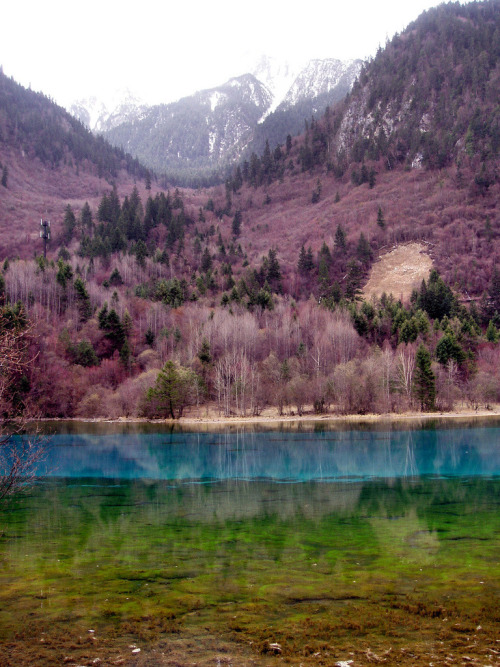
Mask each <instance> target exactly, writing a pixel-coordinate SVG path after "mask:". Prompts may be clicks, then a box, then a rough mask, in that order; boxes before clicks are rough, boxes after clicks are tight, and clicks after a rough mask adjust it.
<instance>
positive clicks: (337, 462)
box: [0, 422, 500, 664]
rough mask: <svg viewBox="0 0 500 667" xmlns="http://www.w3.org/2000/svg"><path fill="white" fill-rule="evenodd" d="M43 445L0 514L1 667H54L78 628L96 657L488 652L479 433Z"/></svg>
mask: <svg viewBox="0 0 500 667" xmlns="http://www.w3.org/2000/svg"><path fill="white" fill-rule="evenodd" d="M82 429H83V430H85V429H88V430H89V431H92V432H89V433H85V432H82ZM60 431H61V432H59V433H55V434H54V435H53V436H52V437H51V440H50V446H49V449H48V455H47V459H46V461H45V462H44V472H45V473H46V475H47V476H46V477H45V478H43V479H42V480H41V481H40V482H39V483H37V485H36V486H35V487H34V488H33V489H31V490H30V491H29V493H27V494H24V495H22V496H20V497H17V498H14V499H13V500H12V501H11V502H9V503H8V504H7V505H6V506H4V508H3V511H2V512H1V513H0V658H2V657H4V658H5V655H7V653H5V652H4V653H2V647H4V651H12V650H14V649H12V648H9V649H7V648H6V647H12V646H19V647H20V648H19V651H20V654H21V655H27V654H28V653H29V651H31V650H32V649H33V647H34V646H36V647H37V648H36V650H37V651H38V653H36V655H34V656H31V657H30V659H29V660H31V664H58V663H57V659H59V658H57V655H58V654H57V652H56V648H54V647H56V646H60V644H61V642H62V643H63V645H64V641H65V640H64V638H65V637H67V636H74V635H75V633H76V634H78V633H82V632H88V628H90V627H91V628H94V629H97V630H96V631H98V632H99V633H100V634H101V635H102V636H103V637H106V641H107V642H108V643H107V644H106V646H107V647H108V649H107V650H109V651H111V652H112V651H113V650H115V649H116V651H118V650H122V649H123V646H125V645H127V646H128V645H129V644H127V642H129V643H130V642H139V641H140V642H141V646H142V649H143V652H144V651H145V650H147V649H148V648H149V649H151V647H154V646H157V643H158V642H160V641H162V638H168V637H174V636H175V637H184V636H186V635H187V636H189V637H190V638H193V637H194V639H195V641H196V642H198V643H199V642H200V641H201V640H200V637H201V636H202V635H203V633H206V632H211V633H215V634H216V636H217V637H220V638H224V640H225V641H228V642H230V643H231V646H237V647H239V648H238V650H241V651H243V650H245V651H249V652H250V654H251V655H254V654H255V655H259V656H261V658H260V659H263V658H262V655H265V648H264V649H263V648H262V646H264V647H265V645H266V644H265V642H266V641H268V640H270V639H273V640H276V641H279V642H280V643H281V645H282V647H283V652H284V653H283V655H284V657H286V656H289V658H290V660H292V663H291V664H295V663H294V662H293V660H294V659H295V658H296V657H297V656H301V660H302V661H303V656H304V655H306V654H307V651H309V650H310V649H311V650H312V649H313V648H314V649H315V650H316V649H317V650H326V649H324V648H323V649H321V646H323V647H324V646H329V647H330V648H329V649H328V650H329V651H330V655H334V654H335V655H336V658H338V659H341V658H342V659H345V658H346V657H347V658H348V657H349V654H346V651H347V649H348V648H349V647H351V649H352V646H353V644H354V645H355V646H356V647H362V646H365V649H366V646H370V647H372V648H373V647H379V649H380V650H382V649H383V648H384V647H385V648H387V647H388V646H389V644H390V647H391V650H392V649H394V650H395V648H394V647H399V648H398V650H403V649H405V650H406V648H405V647H411V650H412V651H413V655H416V656H419V655H420V656H421V659H422V661H423V662H422V664H428V662H429V661H430V660H431V659H432V655H431V648H430V647H432V650H438V649H436V646H437V644H436V642H437V641H438V640H439V642H441V643H442V647H443V648H442V650H443V651H446V650H449V651H451V650H453V651H455V652H457V651H458V652H459V653H460V652H461V651H462V648H463V651H464V652H465V651H468V653H467V654H468V655H475V654H474V650H475V649H474V650H473V649H472V648H471V646H470V645H469V644H468V643H467V644H464V646H463V647H461V645H459V646H458V648H457V644H456V642H457V641H458V640H457V637H459V638H460V641H462V640H463V641H464V642H465V638H464V637H465V636H468V635H465V634H464V636H463V637H462V635H461V634H460V635H457V634H456V632H455V633H454V632H452V630H451V629H450V630H448V628H452V626H457V627H460V628H464V632H465V630H467V631H468V632H469V634H470V633H472V631H473V630H474V628H476V627H477V626H481V628H482V630H481V633H482V635H481V637H480V639H476V640H474V641H476V647H477V655H481V656H483V657H484V655H485V651H486V650H488V647H489V646H490V645H491V646H492V647H495V642H496V638H497V637H498V636H499V635H498V632H499V630H500V614H499V613H498V608H499V604H498V600H499V592H500V446H499V442H500V427H499V426H498V425H495V424H493V425H492V424H490V425H486V426H485V425H481V424H480V423H477V422H476V423H473V424H470V425H469V426H468V427H465V428H464V427H462V428H436V427H435V426H433V425H429V424H427V425H424V426H423V427H414V428H412V429H411V430H408V429H404V428H397V429H392V430H390V429H388V428H386V429H383V428H378V429H376V430H370V429H369V428H363V429H361V428H357V429H356V428H350V429H348V430H340V429H338V430H332V429H329V427H328V426H327V425H326V426H325V424H324V423H321V424H318V425H316V426H314V425H311V426H310V427H309V428H306V429H304V428H302V430H296V429H295V430H294V429H291V428H289V427H287V428H284V429H281V430H280V429H276V430H272V431H265V430H259V429H251V430H244V429H237V428H233V429H227V430H225V431H214V430H211V431H205V432H192V431H182V430H180V429H178V428H174V429H170V430H165V431H164V432H159V431H154V430H152V429H151V426H150V425H148V426H146V427H145V428H144V429H143V430H142V428H141V427H137V426H134V427H128V426H127V427H114V426H104V427H99V428H97V427H96V426H94V425H85V424H76V425H60ZM19 627H23V628H27V629H26V631H25V633H24V634H22V635H21V636H19ZM42 632H43V633H44V634H43V636H44V637H49V636H50V637H53V645H51V646H52V648H51V649H50V650H49V648H47V649H46V650H47V651H48V653H47V656H45V654H44V655H42V653H40V651H41V649H40V647H39V641H40V633H42ZM51 633H52V634H51ZM54 633H56V634H57V633H59V634H57V637H58V639H57V641H56V638H55V637H56V634H54ZM447 633H448V634H447ZM471 636H472V635H471ZM16 637H17V639H16ZM61 637H62V638H61ZM221 641H222V640H221ZM16 642H17V643H16ZM58 642H59V643H58ZM488 642H490V644H488ZM44 645H45V646H46V647H49V643H48V640H47V642H45V641H44ZM122 645H123V646H122ZM130 645H132V644H130ZM200 645H201V644H200ZM440 646H441V644H440ZM496 646H497V645H496ZM28 647H29V649H28ZM307 647H309V648H307ZM311 647H312V648H311ZM334 648H335V651H336V652H337V653H334V652H333V653H332V651H334ZM33 650H35V649H33ZM64 650H65V655H66V654H68V653H69V654H70V655H73V654H74V655H75V660H76V659H77V657H78V659H80V654H79V653H78V650H79V649H78V648H77V647H73V648H71V647H69V646H65V649H64ZM359 650H361V649H359ZM439 650H441V649H439ZM262 651H264V654H263V653H262ZM419 651H420V653H419ZM120 655H121V654H120ZM391 655H392V654H391ZM405 655H406V654H405ZM294 656H295V658H294ZM394 656H396V653H394ZM397 656H398V659H396V658H394V660H395V662H394V664H400V663H401V662H402V660H401V655H400V654H397ZM429 656H430V657H429ZM108 657H109V656H108ZM434 659H435V658H434ZM109 660H110V661H111V657H109ZM415 660H416V662H415ZM415 660H414V662H413V663H412V664H420V663H418V659H417V658H415ZM0 662H1V660H0ZM7 664H16V662H15V661H14V662H11V663H8V662H7ZM18 664H30V663H29V661H28V662H26V663H23V662H18ZM82 664H83V663H82ZM110 664H111V662H110ZM186 664H187V663H186ZM214 664H215V663H214ZM235 664H245V661H244V660H243V658H241V661H240V662H235ZM297 664H298V663H297ZM304 664H309V663H307V662H304ZM326 664H329V663H328V662H327V663H326ZM360 664H364V663H363V662H361V663H360ZM436 664H439V661H438V662H437V663H436Z"/></svg>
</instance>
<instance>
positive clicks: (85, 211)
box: [80, 201, 93, 234]
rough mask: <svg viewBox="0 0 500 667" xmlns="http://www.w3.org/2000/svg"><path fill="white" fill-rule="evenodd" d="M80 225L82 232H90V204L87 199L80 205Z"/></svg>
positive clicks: (91, 224)
mask: <svg viewBox="0 0 500 667" xmlns="http://www.w3.org/2000/svg"><path fill="white" fill-rule="evenodd" d="M80 226H81V228H82V232H83V233H86V234H91V233H92V227H93V222H92V211H91V210H90V206H89V203H88V202H87V201H86V202H85V204H84V205H83V206H82V210H81V213H80Z"/></svg>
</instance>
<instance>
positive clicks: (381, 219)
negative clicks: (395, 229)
mask: <svg viewBox="0 0 500 667" xmlns="http://www.w3.org/2000/svg"><path fill="white" fill-rule="evenodd" d="M377 225H378V226H379V227H380V229H385V220H384V213H383V211H382V208H381V207H380V206H379V207H378V211H377Z"/></svg>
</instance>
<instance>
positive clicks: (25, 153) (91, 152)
mask: <svg viewBox="0 0 500 667" xmlns="http://www.w3.org/2000/svg"><path fill="white" fill-rule="evenodd" d="M0 168H1V170H2V177H3V178H2V180H3V184H2V187H1V192H0V225H1V226H0V232H1V233H0V252H2V253H3V254H4V255H5V256H6V255H10V254H18V255H20V256H23V257H25V256H27V255H28V256H31V255H32V254H33V252H34V250H35V249H36V247H37V243H38V242H39V241H38V231H39V230H38V228H37V225H38V224H39V221H40V218H41V217H45V216H47V217H49V218H52V220H57V219H61V218H62V216H63V211H64V208H65V207H66V206H67V204H68V202H72V203H74V204H75V205H78V206H81V205H82V204H83V202H85V200H89V201H92V200H93V198H94V197H100V196H102V194H103V192H104V191H106V190H107V189H109V187H110V184H111V183H119V184H121V185H122V186H126V187H127V188H130V187H131V185H130V184H131V183H133V182H134V181H138V180H145V179H146V178H149V175H148V170H147V169H146V168H145V167H144V166H142V165H141V164H140V163H139V162H138V160H137V159H136V158H132V157H131V156H130V155H128V154H126V153H125V152H124V151H122V150H121V149H119V148H116V147H114V146H112V145H111V144H110V143H109V142H108V141H106V140H105V139H104V138H103V137H96V136H94V135H93V134H92V133H91V132H90V130H89V129H88V128H87V127H85V126H84V125H83V124H82V123H81V122H80V121H78V120H77V119H76V118H74V117H73V116H72V115H71V114H69V113H68V112H67V111H66V110H65V109H63V108H62V107H60V106H58V105H56V104H55V103H54V102H53V101H52V100H50V99H49V98H48V97H46V96H44V95H42V94H40V93H35V92H33V91H32V90H27V89H26V88H24V87H23V86H21V85H19V84H18V83H16V82H15V81H14V80H13V79H12V78H9V77H7V76H6V75H5V74H4V73H3V72H2V71H1V70H0ZM56 229H57V225H56Z"/></svg>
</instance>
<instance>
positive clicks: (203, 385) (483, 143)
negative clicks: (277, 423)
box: [0, 2, 500, 417]
mask: <svg viewBox="0 0 500 667" xmlns="http://www.w3.org/2000/svg"><path fill="white" fill-rule="evenodd" d="M499 26H500V12H499V9H498V4H497V3H492V2H483V3H474V4H471V5H465V6H462V5H456V4H455V5H445V6H442V7H440V8H438V9H436V10H432V11H430V12H427V13H425V14H424V15H423V16H422V17H421V18H420V19H419V20H418V21H416V22H415V23H414V24H412V25H411V26H409V28H408V30H407V31H405V32H404V33H403V34H401V35H398V36H396V37H395V38H394V39H393V40H392V41H391V42H390V43H389V44H388V45H387V47H386V49H385V50H384V51H381V52H380V53H379V54H378V55H377V57H376V58H375V59H374V60H373V61H372V62H371V63H369V64H368V65H366V67H365V69H364V71H363V74H362V76H361V78H360V81H359V83H358V84H357V85H356V86H355V88H354V89H353V91H352V93H351V94H350V95H349V96H348V98H347V99H346V100H345V101H344V102H341V103H340V104H338V105H336V106H335V107H332V108H331V109H328V110H327V112H326V113H325V115H324V116H323V117H321V118H319V119H318V120H315V119H312V120H311V121H310V122H307V124H306V130H305V132H304V133H303V134H302V135H301V136H298V137H294V138H292V137H291V136H290V137H288V138H287V140H286V142H285V143H284V144H283V145H280V146H276V147H273V146H272V145H270V144H269V142H267V143H265V145H264V150H263V152H262V154H261V155H260V156H259V155H257V154H256V153H255V152H254V153H252V154H251V155H250V157H249V158H248V159H247V160H245V161H244V162H243V163H242V164H240V165H239V166H238V167H237V168H235V169H234V171H233V173H232V174H231V177H230V178H228V179H227V180H226V182H225V184H224V185H220V186H217V187H214V188H210V189H197V190H188V189H184V190H183V189H174V188H173V187H171V188H170V189H169V188H168V187H167V185H168V184H166V183H165V188H164V189H162V188H160V186H159V184H158V183H152V184H151V189H147V188H146V185H148V186H149V185H150V184H149V183H146V181H144V182H140V181H139V180H138V179H137V178H134V173H133V171H132V172H131V171H127V159H126V158H125V157H124V158H123V159H122V161H121V162H118V163H117V164H118V167H120V168H116V169H115V171H114V172H113V173H111V172H110V173H109V174H108V175H107V178H105V177H104V174H100V173H99V167H98V163H97V164H96V163H95V162H93V161H92V160H91V158H90V157H89V158H88V159H80V160H79V161H78V162H77V161H76V157H75V155H74V154H73V153H72V152H71V150H70V147H69V143H66V144H60V145H63V150H62V155H61V156H60V157H59V159H58V160H57V161H55V162H54V161H53V160H52V161H50V160H49V161H48V162H47V161H43V160H42V157H40V156H39V155H37V154H36V152H35V150H34V148H32V146H35V145H36V141H35V139H36V137H37V132H35V133H34V134H33V135H32V134H30V133H29V132H28V130H26V131H23V132H25V135H23V134H21V133H18V134H17V135H16V134H15V133H13V131H12V129H11V130H9V132H10V133H9V134H8V135H2V143H1V144H0V146H1V153H0V161H1V162H2V168H3V167H4V166H6V167H7V168H8V174H7V178H6V185H3V186H0V194H1V195H2V197H1V201H0V207H1V208H0V216H1V217H0V224H1V225H2V228H1V229H2V239H4V240H5V245H4V257H5V258H7V259H8V261H7V262H5V263H4V270H3V281H4V284H2V289H4V290H5V296H6V298H7V302H8V303H9V304H10V305H9V306H8V308H9V309H10V310H9V317H11V318H12V317H19V316H20V315H19V312H18V310H16V311H15V313H13V312H11V310H12V309H15V308H18V306H14V304H15V303H16V302H18V301H19V302H21V303H22V304H23V307H24V309H25V310H26V312H27V314H28V316H29V317H30V318H32V321H33V322H34V323H35V324H34V331H35V332H36V339H35V340H34V342H33V346H34V348H35V350H36V351H37V352H38V354H39V359H40V365H38V366H36V367H35V368H33V369H31V374H30V377H29V382H27V383H24V384H22V386H23V387H24V390H23V391H24V394H23V400H25V401H26V403H27V404H28V405H31V406H33V407H34V408H36V409H37V410H38V411H41V412H42V413H43V414H45V415H47V416H98V415H103V416H110V415H111V416H120V415H138V414H144V415H149V416H154V415H159V414H162V410H163V409H164V406H163V408H162V403H161V401H160V400H159V394H158V392H159V391H160V390H159V388H158V385H157V384H155V383H156V381H157V377H158V372H159V370H160V369H161V368H162V367H165V369H166V371H165V372H167V371H168V377H170V381H171V382H174V384H176V385H179V386H182V387H183V388H184V389H183V392H182V396H183V399H182V401H181V402H182V405H178V406H176V407H175V410H173V412H174V414H171V413H170V414H171V416H173V417H177V416H179V414H181V413H183V410H184V409H185V408H186V409H189V408H190V407H191V409H195V408H194V407H193V406H195V405H196V406H198V409H202V408H200V406H203V405H208V406H210V405H211V406H212V407H213V406H215V408H216V409H217V410H218V411H219V412H220V413H221V414H226V415H230V414H259V413H260V411H262V409H263V408H264V407H265V406H267V405H275V406H276V407H277V408H278V410H279V412H280V414H281V413H283V412H286V411H291V410H293V411H294V412H296V413H299V414H301V413H302V412H303V411H304V410H305V409H308V410H315V411H316V412H322V411H327V410H329V409H331V408H330V406H335V410H337V411H338V412H369V411H391V410H400V411H401V410H405V409H410V408H418V407H420V408H422V409H433V408H434V407H436V406H437V407H439V408H440V409H450V408H451V407H453V405H454V404H455V402H459V401H467V402H469V404H479V403H481V404H483V405H484V404H488V402H489V401H497V400H498V399H499V398H500V378H499V377H498V374H497V368H498V367H499V365H498V349H497V346H496V341H498V339H499V337H500V334H499V331H498V329H499V328H500V275H499V272H498V270H497V268H496V267H497V262H498V260H499V259H500V219H499V214H498V201H499V199H500V182H499V176H498V148H499V145H498V121H499V114H498V106H497V105H498V99H500V95H499V90H498V88H499V76H498V74H499V62H500V59H499V56H500V52H498V48H497V46H495V45H496V44H497V41H495V40H496V35H498V32H499ZM445 40H446V41H445ZM486 44H491V45H493V46H491V48H490V47H488V51H487V54H488V60H487V66H486V64H485V63H486V61H485V57H484V56H483V55H482V54H483V53H484V52H485V48H486ZM416 45H417V46H416ZM495 49H496V50H495ZM412 54H414V55H413V57H415V58H417V64H416V65H415V68H414V73H415V76H414V77H413V78H411V77H410V76H408V78H405V79H404V80H402V79H401V77H400V69H401V67H403V65H404V63H406V62H411V57H410V56H411V55H412ZM415 54H417V55H415ZM467 63H469V65H468V66H469V68H470V71H471V72H472V78H470V80H469V79H467V77H466V78H463V77H462V78H461V81H462V84H461V87H460V88H459V89H458V88H457V87H456V86H457V85H458V84H457V83H456V81H457V80H455V79H453V72H455V71H457V72H463V71H465V65H466V64H467ZM408 67H410V65H408ZM450 68H451V69H450ZM481 68H482V69H481ZM403 70H404V67H403ZM404 71H406V70H404ZM409 72H410V69H408V70H407V74H408V73H409ZM440 72H443V75H442V77H441V74H440ZM479 72H480V74H479ZM433 73H434V74H433ZM435 75H437V76H435ZM457 76H458V75H457ZM440 78H442V81H441V84H438V81H439V80H440ZM381 82H384V83H381ZM478 82H480V84H479V83H478ZM243 83H244V85H245V86H247V85H250V84H251V83H252V82H251V81H250V80H245V81H244V82H243ZM238 85H239V84H238ZM438 85H439V86H440V87H439V95H438V94H437V92H436V91H437V89H436V86H438ZM27 92H28V91H27ZM424 92H425V95H424ZM30 95H31V93H30ZM412 95H414V97H412ZM43 100H44V102H43V103H44V104H48V105H49V106H48V107H47V109H48V117H49V118H50V117H51V116H52V115H53V116H54V117H56V118H61V119H63V120H64V119H65V116H59V113H60V112H59V111H58V108H56V107H52V106H50V101H48V100H45V99H44V98H43ZM36 103H37V104H40V105H41V104H42V99H38V98H37V101H36ZM363 105H365V107H363ZM360 108H364V109H365V113H366V115H360V114H359V113H358V110H359V109H360ZM443 110H446V113H444V111H443ZM15 113H18V111H15ZM19 113H20V111H19ZM356 114H357V116H356ZM356 118H357V120H356ZM6 119H7V116H4V117H3V124H4V125H5V124H6V123H7V122H8V121H7V120H6ZM422 119H424V121H425V127H424V126H423V125H422V122H423V120H422ZM478 123H479V125H478ZM7 127H8V125H7ZM26 127H27V126H26ZM63 127H64V124H63ZM384 128H385V129H384ZM382 130H383V132H382ZM410 130H411V131H410ZM58 131H59V130H58ZM61 131H62V130H61ZM408 133H410V134H408ZM56 144H57V142H56ZM49 145H50V143H49ZM106 146H107V145H106ZM429 146H433V147H434V148H433V149H432V151H431V150H430V149H429ZM445 149H446V150H445ZM106 150H110V149H109V148H106ZM443 151H444V152H443ZM441 154H442V156H443V157H442V159H441V158H439V159H438V160H437V161H436V160H435V159H431V158H432V157H433V156H436V155H441ZM113 155H114V154H113ZM116 155H118V156H119V155H122V156H123V153H118V154H116ZM134 181H136V182H134ZM43 206H45V208H46V210H47V211H48V212H49V214H50V215H51V220H52V223H53V228H52V229H53V239H52V241H51V242H50V245H49V253H48V261H47V262H45V261H44V260H43V259H42V258H40V257H38V258H36V259H35V260H32V259H29V258H30V257H32V255H33V246H30V245H29V244H28V243H27V239H31V241H33V243H35V241H36V238H33V236H32V235H33V231H34V233H35V234H37V229H36V228H35V229H34V230H33V227H32V226H31V225H32V224H33V222H35V225H36V226H37V225H38V219H39V218H40V216H41V215H44V211H40V207H43ZM12 230H15V232H14V233H13V231H12ZM32 230H33V231H32ZM30 235H31V236H30ZM410 242H418V243H421V244H425V245H426V246H427V248H428V249H429V252H428V254H429V257H430V259H431V260H432V266H433V267H434V269H437V271H435V270H433V271H431V273H430V274H429V275H428V277H426V275H427V271H426V272H424V274H420V275H419V276H418V278H417V279H416V280H415V284H414V285H410V286H409V290H408V292H407V294H408V293H409V292H411V296H410V298H409V299H408V300H405V302H400V301H398V298H399V296H400V290H399V286H398V292H397V293H396V294H395V295H393V296H392V297H391V296H390V295H387V294H386V295H382V296H381V298H380V299H374V300H371V301H363V300H362V289H363V287H364V286H365V285H366V282H367V279H368V276H369V274H370V271H371V268H372V266H373V263H374V261H375V260H376V259H377V258H378V257H379V256H381V255H384V254H385V253H387V252H388V251H390V250H392V249H394V248H395V247H398V246H399V247H400V246H401V245H402V244H407V243H410ZM38 243H39V241H38ZM40 252H41V247H40V245H38V246H37V253H38V254H40ZM15 255H20V256H21V257H22V258H23V259H21V260H16V258H15ZM422 277H424V278H425V279H424V281H422V280H421V278H422ZM393 284H396V285H397V284H398V279H397V277H396V278H394V281H393ZM412 288H414V289H413V291H412ZM464 303H466V304H467V305H466V306H465V305H464ZM167 362H169V365H167V366H165V364H166V363H167ZM418 364H420V366H418ZM417 367H419V368H420V371H419V372H420V375H419V374H418V373H417V372H416V371H415V369H416V368H417ZM409 369H413V370H412V373H413V372H414V371H415V377H413V375H411V374H410V375H411V377H410V375H408V373H409ZM162 377H163V376H162ZM26 387H29V388H26ZM154 387H157V389H156V390H155V389H154ZM148 390H151V391H150V392H149V393H148ZM19 391H21V390H20V389H19ZM155 392H156V393H155ZM157 399H158V400H157Z"/></svg>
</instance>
